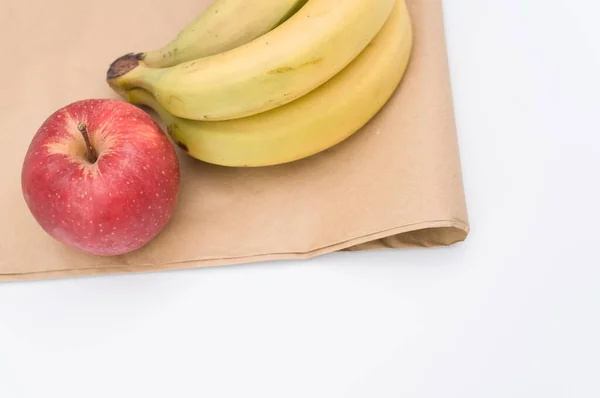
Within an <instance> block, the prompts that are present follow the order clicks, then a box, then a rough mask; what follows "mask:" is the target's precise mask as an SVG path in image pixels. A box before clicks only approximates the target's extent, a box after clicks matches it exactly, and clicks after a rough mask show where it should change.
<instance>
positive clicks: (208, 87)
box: [107, 0, 395, 121]
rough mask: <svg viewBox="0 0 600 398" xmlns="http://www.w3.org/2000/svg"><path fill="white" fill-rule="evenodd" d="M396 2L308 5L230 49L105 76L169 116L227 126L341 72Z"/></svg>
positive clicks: (131, 61) (132, 64) (127, 65)
mask: <svg viewBox="0 0 600 398" xmlns="http://www.w3.org/2000/svg"><path fill="white" fill-rule="evenodd" d="M394 2H395V0H376V1H374V0H343V1H341V0H309V1H308V2H307V3H306V5H304V7H302V8H301V9H300V10H299V11H298V12H297V13H296V14H294V15H293V16H292V17H290V19H288V20H287V21H286V22H285V23H283V24H281V25H279V26H278V27H277V28H275V29H273V30H271V31H270V32H268V33H266V34H265V35H263V36H261V37H260V38H258V39H255V40H253V41H251V42H249V43H247V44H244V45H242V46H240V47H237V48H234V49H232V50H229V51H226V52H223V53H219V54H215V55H211V56H209V57H205V58H200V59H197V60H194V61H189V62H185V63H182V64H179V65H177V66H172V67H169V68H150V67H148V66H147V65H145V63H144V62H143V61H141V60H139V57H138V58H135V57H134V58H131V57H129V58H127V57H125V58H123V59H119V60H117V61H115V62H114V63H113V65H111V68H110V69H109V71H108V73H107V80H108V83H109V84H110V85H111V87H113V88H114V89H115V91H117V92H118V93H122V92H123V91H124V90H130V89H132V88H143V89H146V90H148V91H150V92H151V93H152V94H153V95H154V97H155V98H156V100H157V101H158V102H159V103H160V104H161V105H162V106H163V107H164V108H165V109H167V111H169V112H170V113H172V114H173V115H176V116H179V117H183V118H187V119H194V120H209V121H210V120H212V121H218V120H229V119H236V118H241V117H246V116H251V115H255V114H258V113H261V112H265V111H268V110H271V109H274V108H277V107H278V106H281V105H284V104H287V103H289V102H291V101H293V100H295V99H297V98H300V97H302V96H303V95H305V94H307V93H309V92H310V91H312V90H314V89H315V88H317V87H319V86H320V85H321V84H323V83H325V82H326V81H328V80H329V79H331V78H332V77H333V76H335V75H336V74H337V73H338V72H339V71H341V70H342V69H343V68H344V67H346V66H347V65H348V64H349V63H350V62H352V60H353V59H354V58H356V56H357V55H358V54H359V53H360V52H361V51H362V50H363V49H364V48H365V47H366V46H367V45H368V44H369V42H371V40H372V39H373V37H374V36H375V35H376V34H377V33H378V32H379V31H380V29H381V27H382V26H383V24H384V23H385V21H386V20H387V18H388V16H389V15H390V13H391V10H392V8H393V6H394Z"/></svg>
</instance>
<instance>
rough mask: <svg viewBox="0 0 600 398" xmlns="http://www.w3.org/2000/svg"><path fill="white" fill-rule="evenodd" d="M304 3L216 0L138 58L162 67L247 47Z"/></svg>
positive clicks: (275, 0)
mask: <svg viewBox="0 0 600 398" xmlns="http://www.w3.org/2000/svg"><path fill="white" fill-rule="evenodd" d="M306 1H307V0H215V2H214V3H212V4H211V5H210V6H208V8H206V9H205V10H204V11H203V12H202V13H201V14H200V15H199V16H198V17H197V18H196V19H194V20H193V21H192V22H190V23H189V24H188V25H187V26H186V27H185V28H184V29H183V30H182V31H181V32H180V33H179V34H178V35H177V37H176V38H175V39H174V40H173V41H172V42H170V43H169V44H167V45H166V46H164V47H163V48H161V49H159V50H156V51H149V52H145V53H142V54H141V56H140V58H141V59H143V60H144V62H145V64H146V65H148V66H151V67H154V68H165V67H168V66H173V65H177V64H180V63H183V62H186V61H190V60H194V59H197V58H202V57H207V56H209V55H213V54H218V53H220V52H223V51H227V50H231V49H233V48H236V47H239V46H241V45H242V44H246V43H248V42H249V41H252V40H254V39H256V38H257V37H260V36H262V35H264V34H265V33H267V32H269V31H270V30H272V29H273V28H275V27H276V26H278V25H280V24H281V23H282V22H284V21H285V20H287V19H288V18H289V17H290V16H292V15H293V14H294V13H296V12H297V11H298V10H299V9H300V8H301V7H302V6H303V5H304V4H305V3H306Z"/></svg>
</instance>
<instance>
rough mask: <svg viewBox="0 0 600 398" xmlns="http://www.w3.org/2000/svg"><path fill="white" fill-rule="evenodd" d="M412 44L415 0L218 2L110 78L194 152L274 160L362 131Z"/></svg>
mask: <svg viewBox="0 0 600 398" xmlns="http://www.w3.org/2000/svg"><path fill="white" fill-rule="evenodd" d="M217 11H218V12H217ZM216 32H218V33H216ZM412 44H413V32H412V24H411V19H410V15H409V12H408V9H407V6H406V4H405V0H344V1H341V0H215V2H214V3H213V4H212V5H211V6H210V7H208V8H207V9H206V10H205V11H204V12H203V13H202V14H201V15H200V16H199V17H198V18H197V19H196V20H194V21H192V22H191V23H190V24H189V25H188V26H187V27H185V28H184V30H183V31H182V32H181V33H180V34H179V35H178V36H177V38H175V39H174V40H173V41H172V42H171V43H169V44H168V45H167V46H165V47H164V48H162V49H159V50H157V51H151V52H146V53H138V54H127V55H125V56H123V57H121V58H119V59H117V60H116V61H115V62H113V64H112V65H111V66H110V68H109V70H108V73H107V81H108V84H109V85H110V86H111V87H112V88H113V89H114V90H115V91H116V92H117V93H119V94H120V95H121V96H122V97H123V98H125V99H126V100H128V101H129V102H131V103H133V104H136V105H143V106H148V107H150V108H152V109H153V110H154V111H156V112H157V113H158V115H159V116H160V118H161V119H162V120H163V122H164V123H165V125H166V127H167V131H168V133H169V135H170V136H171V138H172V139H173V140H174V141H175V142H176V143H177V144H178V145H179V146H180V147H181V148H183V149H184V150H186V151H187V152H188V153H189V154H190V155H191V156H192V157H195V158H197V159H200V160H202V161H205V162H208V163H213V164H218V165H223V166H232V167H257V166H269V165H275V164H282V163H287V162H291V161H294V160H298V159H302V158H305V157H308V156H311V155H314V154H316V153H318V152H321V151H323V150H325V149H327V148H330V147H332V146H334V145H336V144H337V143H339V142H341V141H343V140H344V139H346V138H347V137H349V136H350V135H352V134H353V133H355V132H356V131H358V130H359V129H360V128H361V127H363V126H364V125H365V124H366V123H367V122H368V121H369V120H370V119H371V118H372V117H373V116H374V115H375V114H376V113H377V112H379V110H380V109H381V108H382V107H383V106H384V105H385V103H386V102H387V101H388V99H389V98H390V97H391V95H392V94H393V93H394V91H395V90H396V88H397V86H398V85H399V83H400V81H401V80H402V77H403V75H404V73H405V71H406V68H407V66H408V63H409V60H410V56H411V52H412Z"/></svg>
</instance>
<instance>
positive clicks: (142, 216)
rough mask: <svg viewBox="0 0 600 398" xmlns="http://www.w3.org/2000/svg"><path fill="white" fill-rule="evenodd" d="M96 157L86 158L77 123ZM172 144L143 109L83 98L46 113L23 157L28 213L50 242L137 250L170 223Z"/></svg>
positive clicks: (174, 169)
mask: <svg viewBox="0 0 600 398" xmlns="http://www.w3.org/2000/svg"><path fill="white" fill-rule="evenodd" d="M82 123H83V124H85V126H86V128H87V132H88V135H89V137H90V141H91V143H92V146H93V147H94V148H95V149H96V151H97V152H98V159H97V161H96V162H94V163H90V161H89V160H88V158H87V154H88V151H87V148H86V145H85V141H84V139H83V135H82V133H81V131H80V130H79V129H78V126H79V125H81V124H82ZM179 180H180V173H179V163H178V160H177V156H176V153H175V150H174V148H173V145H172V144H171V142H170V141H169V139H168V137H167V136H166V134H165V133H164V132H163V131H162V130H161V128H160V126H159V125H158V124H156V123H155V122H154V120H152V118H151V117H150V116H149V115H148V114H147V113H145V112H144V111H143V110H141V109H139V108H137V107H135V106H133V105H131V104H129V103H127V102H125V101H121V100H109V99H89V100H83V101H78V102H75V103H72V104H70V105H67V106H66V107H64V108H61V109H59V110H58V111H56V112H55V113H53V114H52V115H51V116H50V117H49V118H48V119H47V120H46V121H45V122H44V123H43V125H42V126H41V127H40V129H39V130H38V131H37V133H36V134H35V136H34V137H33V140H32V142H31V144H30V146H29V148H28V151H27V154H26V156H25V159H24V163H23V168H22V174H21V184H22V190H23V196H24V198H25V201H26V203H27V206H28V207H29V210H30V211H31V214H32V215H33V217H34V218H35V219H36V221H37V222H38V223H39V224H40V226H41V227H42V228H43V229H44V230H45V231H46V232H47V233H48V234H50V235H51V236H53V237H54V238H55V239H57V240H59V241H61V242H63V243H64V244H66V245H69V246H72V247H74V248H77V249H79V250H81V251H84V252H87V253H91V254H96V255H103V256H109V255H119V254H124V253H127V252H131V251H133V250H136V249H138V248H140V247H142V246H144V245H145V244H147V243H148V242H149V241H151V240H152V239H153V238H154V237H155V236H156V235H157V234H159V233H160V232H161V231H162V230H163V228H164V227H165V225H166V224H167V223H168V221H169V220H170V218H171V216H172V214H173V212H174V210H175V206H176V202H177V196H178V192H179Z"/></svg>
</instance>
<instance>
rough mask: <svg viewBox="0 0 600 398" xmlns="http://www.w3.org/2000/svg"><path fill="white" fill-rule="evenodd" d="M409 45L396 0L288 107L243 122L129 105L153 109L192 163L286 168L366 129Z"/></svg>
mask: <svg viewBox="0 0 600 398" xmlns="http://www.w3.org/2000/svg"><path fill="white" fill-rule="evenodd" d="M412 42H413V32H412V26H411V19H410V15H409V13H408V10H407V8H406V4H405V2H404V0H396V6H395V8H394V10H393V12H392V14H391V15H390V17H389V19H388V20H387V22H386V24H385V25H384V27H383V29H382V30H381V31H380V33H379V34H378V35H377V36H376V37H375V39H374V40H373V41H372V42H371V43H370V45H369V46H368V47H367V48H366V49H365V50H364V51H363V52H362V53H361V54H360V55H359V56H358V57H357V58H356V59H355V60H354V61H353V62H352V63H351V64H350V65H349V66H347V67H346V68H345V69H344V70H342V71H341V72H340V73H339V74H337V75H336V76H335V77H333V78H332V79H331V80H329V81H328V82H327V83H325V84H323V85H322V86H321V87H319V88H317V89H316V90H313V91H312V92H310V93H309V94H307V95H305V96H303V97H301V98H300V99H298V100H296V101H294V102H292V103H290V104H287V105H284V106H281V107H278V108H276V109H273V110H271V111H268V112H264V113H260V114H258V115H254V116H249V117H246V118H242V119H235V120H227V121H218V122H204V121H194V120H188V119H182V118H179V117H176V116H173V115H171V114H170V113H168V112H167V111H166V110H165V109H164V108H163V107H162V106H161V105H160V104H159V103H158V102H157V101H156V100H155V99H154V97H153V96H152V94H151V93H149V92H148V91H146V90H144V89H132V90H131V91H128V92H127V93H126V94H127V99H128V100H129V101H130V102H132V103H134V104H138V105H147V106H149V107H151V108H153V109H154V110H155V111H156V112H157V113H158V114H159V116H160V117H161V119H162V120H163V122H164V123H165V125H166V126H167V130H168V132H169V135H170V136H171V137H172V139H173V141H175V142H176V143H177V144H178V145H179V146H180V147H181V148H183V149H184V150H186V151H187V152H188V153H189V154H190V155H191V156H193V157H195V158H197V159H200V160H202V161H205V162H208V163H213V164H218V165H223V166H237V167H241V166H244V167H256V166H269V165H275V164H281V163H287V162H291V161H294V160H298V159H302V158H305V157H308V156H311V155H314V154H316V153H318V152H321V151H323V150H325V149H327V148H330V147H332V146H333V145H335V144H337V143H339V142H341V141H343V140H344V139H346V138H347V137H349V136H350V135H352V134H353V133H355V132H356V131H358V130H359V129H360V128H361V127H362V126H363V125H365V124H366V123H367V122H368V121H369V120H370V119H371V118H372V117H373V116H374V115H375V114H376V113H377V112H378V111H379V110H380V109H381V108H382V107H383V106H384V104H385V103H386V102H387V101H388V99H389V98H390V96H391V95H392V94H393V92H394V91H395V89H396V87H397V86H398V84H399V83H400V81H401V79H402V76H403V75H404V73H405V70H406V68H407V65H408V63H409V59H410V55H411V51H412Z"/></svg>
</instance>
